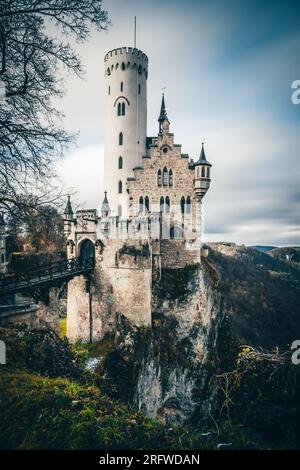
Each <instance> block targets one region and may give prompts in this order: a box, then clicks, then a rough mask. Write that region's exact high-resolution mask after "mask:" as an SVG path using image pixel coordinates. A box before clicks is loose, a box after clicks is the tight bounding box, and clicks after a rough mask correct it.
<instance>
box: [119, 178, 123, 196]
mask: <svg viewBox="0 0 300 470" xmlns="http://www.w3.org/2000/svg"><path fill="white" fill-rule="evenodd" d="M118 192H119V194H122V192H123V184H122V181H121V180H120V181H119V183H118Z"/></svg>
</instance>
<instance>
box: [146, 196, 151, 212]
mask: <svg viewBox="0 0 300 470" xmlns="http://www.w3.org/2000/svg"><path fill="white" fill-rule="evenodd" d="M149 207H150V206H149V198H148V196H146V197H145V209H146V211H147V212H149Z"/></svg>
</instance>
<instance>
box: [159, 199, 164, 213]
mask: <svg viewBox="0 0 300 470" xmlns="http://www.w3.org/2000/svg"><path fill="white" fill-rule="evenodd" d="M164 207H165V200H164V198H163V196H161V197H160V200H159V210H160V212H164Z"/></svg>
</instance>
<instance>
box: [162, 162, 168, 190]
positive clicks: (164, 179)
mask: <svg viewBox="0 0 300 470" xmlns="http://www.w3.org/2000/svg"><path fill="white" fill-rule="evenodd" d="M168 182H169V175H168V170H167V168H166V167H164V169H163V186H168Z"/></svg>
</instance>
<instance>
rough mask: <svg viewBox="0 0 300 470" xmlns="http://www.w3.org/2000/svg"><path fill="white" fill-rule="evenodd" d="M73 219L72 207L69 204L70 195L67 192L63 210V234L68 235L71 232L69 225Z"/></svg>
mask: <svg viewBox="0 0 300 470" xmlns="http://www.w3.org/2000/svg"><path fill="white" fill-rule="evenodd" d="M72 221H73V209H72V205H71V197H70V195H69V194H68V200H67V204H66V208H65V211H64V234H65V236H66V237H68V236H69V235H70V233H71V225H72Z"/></svg>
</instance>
